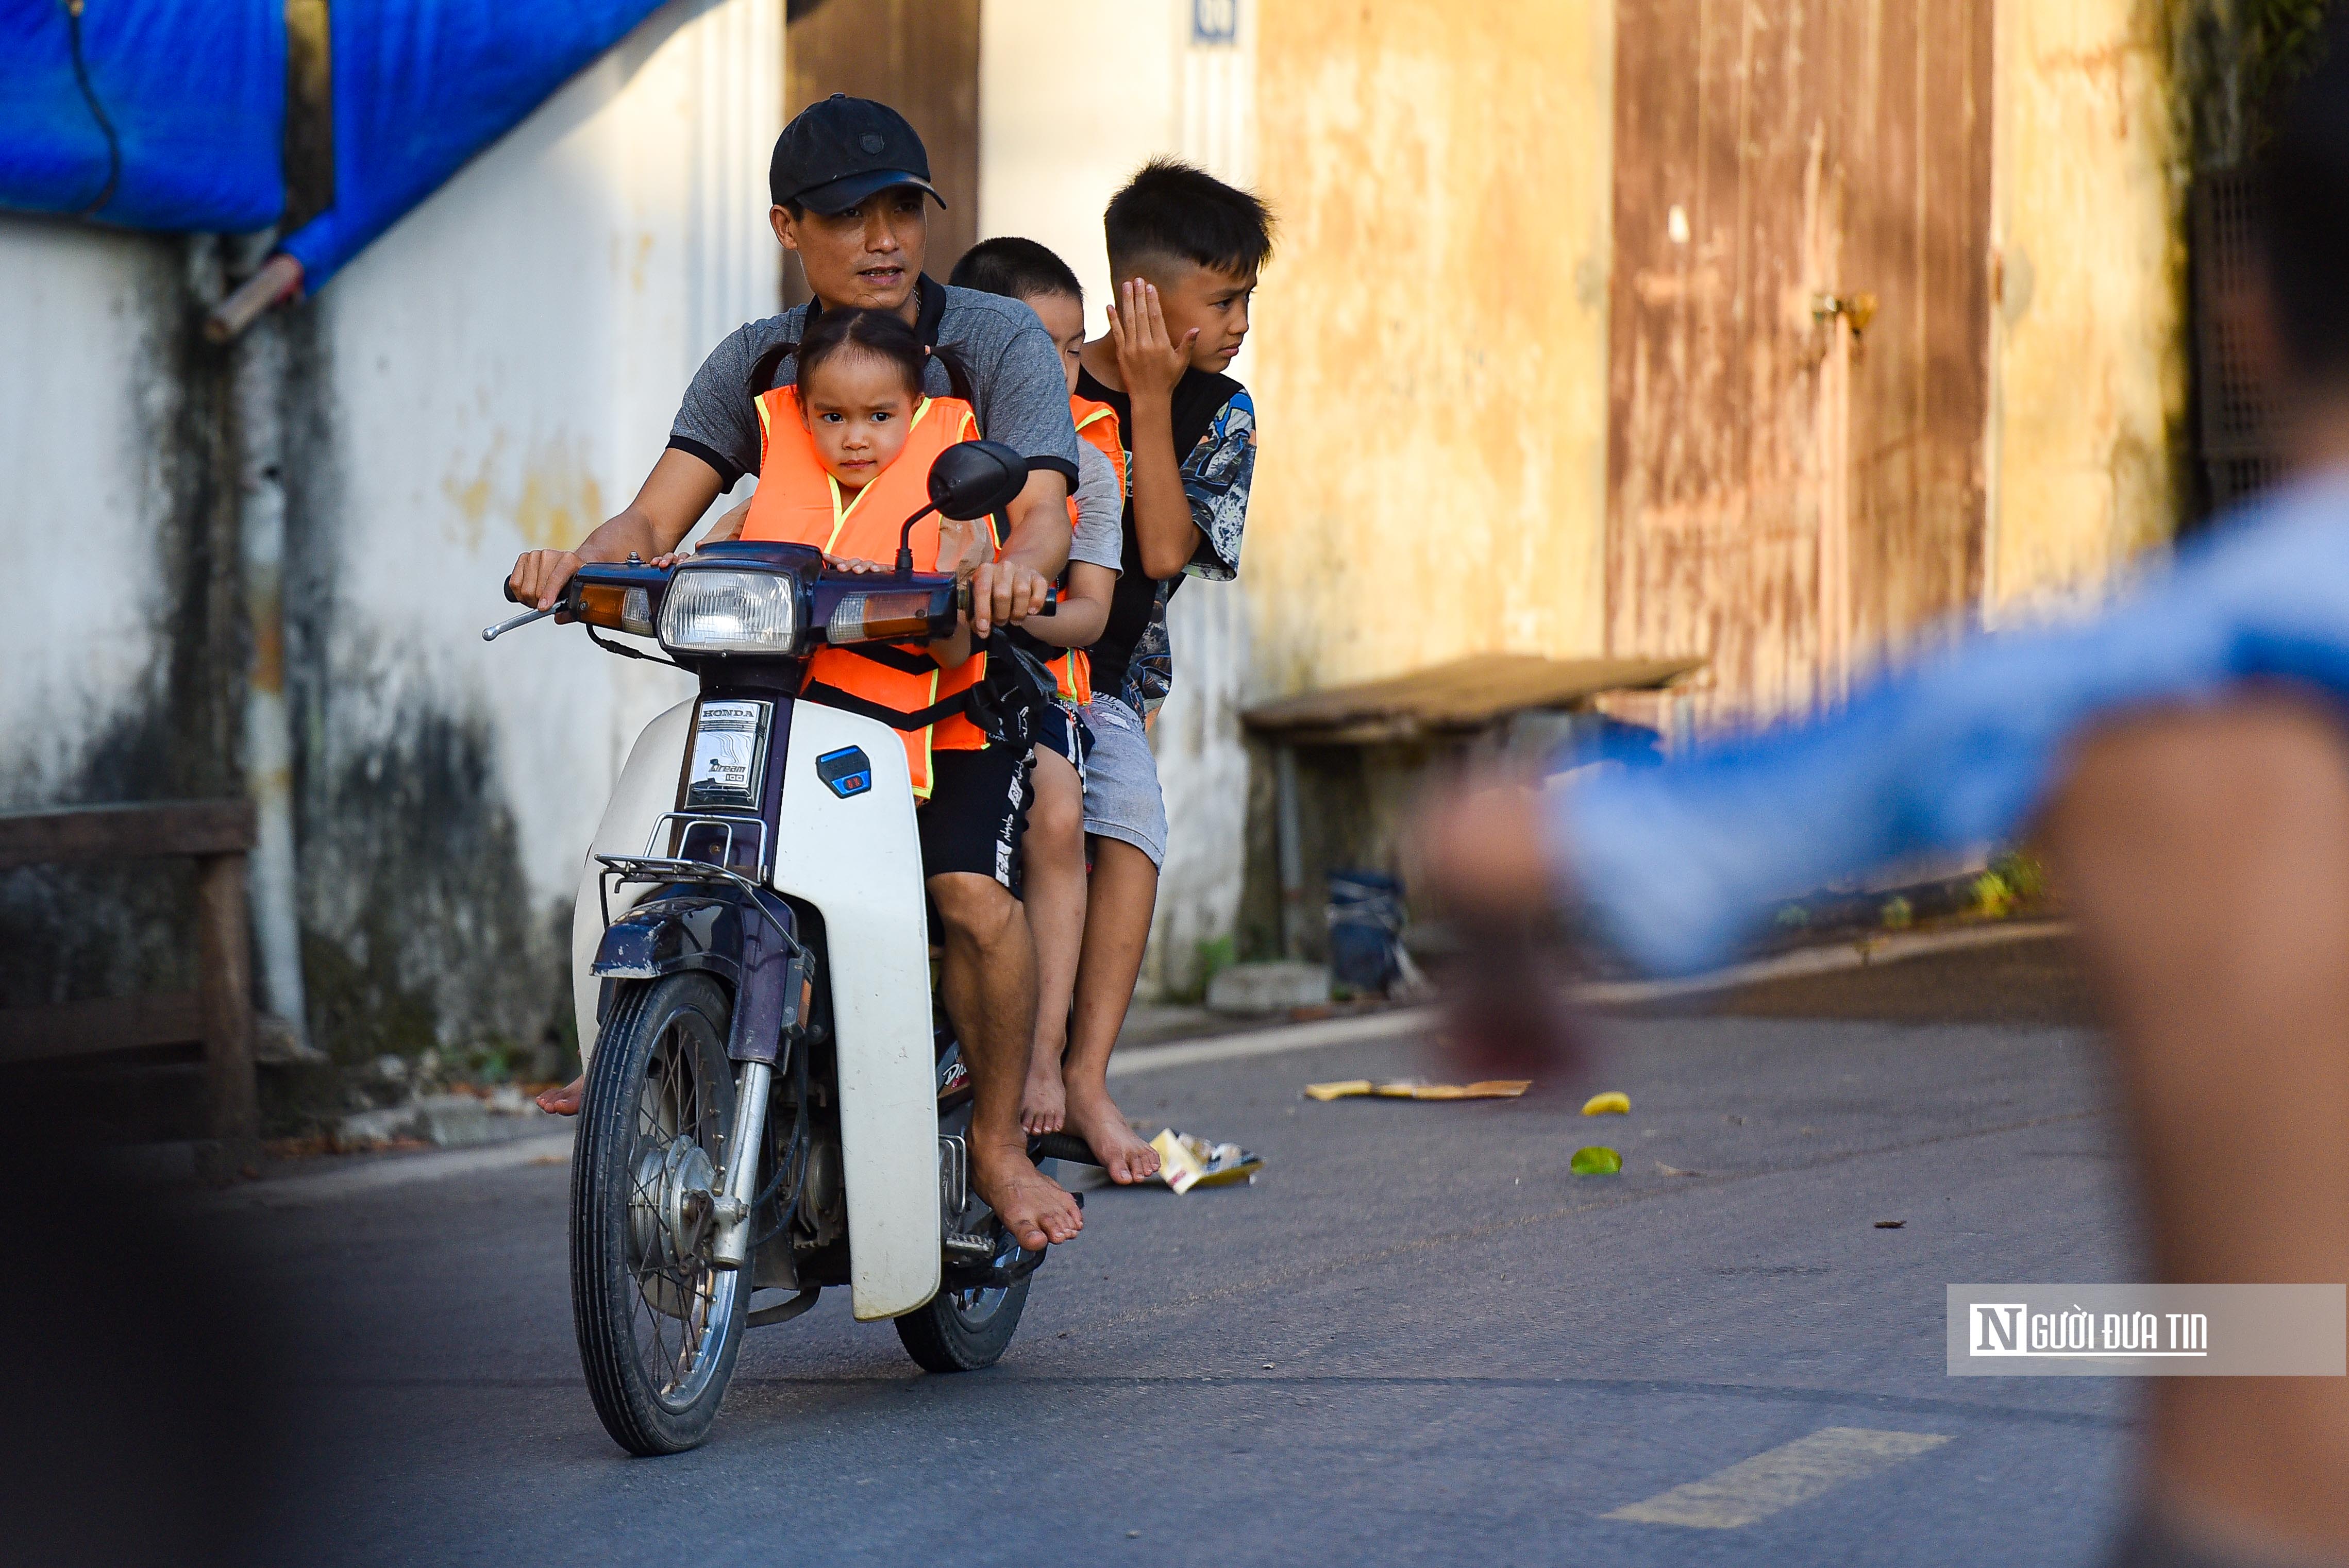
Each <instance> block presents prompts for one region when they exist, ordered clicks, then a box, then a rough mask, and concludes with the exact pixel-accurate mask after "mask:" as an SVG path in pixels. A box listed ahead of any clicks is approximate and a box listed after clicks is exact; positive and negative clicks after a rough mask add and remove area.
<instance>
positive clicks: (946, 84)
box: [783, 0, 978, 304]
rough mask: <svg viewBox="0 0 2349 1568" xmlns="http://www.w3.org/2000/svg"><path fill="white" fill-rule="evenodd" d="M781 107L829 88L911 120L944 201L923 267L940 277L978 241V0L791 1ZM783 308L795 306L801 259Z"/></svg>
mask: <svg viewBox="0 0 2349 1568" xmlns="http://www.w3.org/2000/svg"><path fill="white" fill-rule="evenodd" d="M786 15H787V16H788V18H789V29H788V31H787V32H786V34H785V36H784V40H783V113H784V115H785V116H786V117H787V118H788V117H789V116H792V115H795V114H797V113H799V111H800V110H802V109H803V108H806V107H807V106H808V105H810V104H812V103H813V102H815V101H816V100H817V99H818V98H829V97H831V96H832V95H833V93H846V94H848V95H849V96H850V97H851V98H874V99H877V100H879V101H880V102H882V103H885V104H887V105H888V106H889V107H890V108H894V109H895V110H896V111H897V112H898V113H899V114H902V115H904V116H905V119H907V120H909V121H911V122H912V124H913V127H914V130H915V132H916V134H917V135H919V136H920V137H921V139H922V149H923V150H924V151H926V152H927V153H928V154H929V155H930V183H931V184H933V185H936V187H937V188H938V193H939V194H940V195H942V196H944V197H945V198H946V199H947V205H946V210H945V211H936V210H933V211H932V212H931V214H930V255H929V264H928V268H927V271H928V272H929V274H930V275H931V276H932V277H934V278H938V279H941V280H943V279H944V278H945V277H946V275H947V273H949V272H951V271H953V270H954V264H955V263H957V262H958V261H960V260H961V259H962V253H964V252H965V251H967V250H968V249H970V247H971V246H972V245H973V244H975V243H977V242H978V0H790V5H789V7H788V9H787V11H786ZM783 294H784V303H785V304H802V303H803V302H804V301H805V300H806V299H807V297H808V295H807V281H806V279H805V278H804V277H803V276H802V274H801V273H800V269H799V263H797V262H792V263H790V264H788V265H786V266H785V267H784V269H783Z"/></svg>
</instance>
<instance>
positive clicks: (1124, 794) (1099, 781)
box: [1084, 696, 1166, 866]
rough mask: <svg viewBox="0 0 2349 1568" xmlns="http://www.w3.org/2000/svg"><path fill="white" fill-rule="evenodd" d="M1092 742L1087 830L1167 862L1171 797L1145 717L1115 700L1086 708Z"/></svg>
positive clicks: (1094, 702) (1087, 759) (1088, 757)
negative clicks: (1166, 791)
mask: <svg viewBox="0 0 2349 1568" xmlns="http://www.w3.org/2000/svg"><path fill="white" fill-rule="evenodd" d="M1084 716H1085V727H1086V728H1088V729H1090V730H1092V746H1091V747H1089V748H1087V750H1086V752H1085V831H1086V832H1088V833H1098V834H1100V835H1101V836H1102V837H1103V838H1108V839H1116V840H1119V841H1123V842H1124V843H1129V844H1132V845H1133V847H1134V848H1135V849H1137V850H1140V851H1142V852H1143V854H1145V855H1148V856H1149V857H1150V863H1151V864H1152V865H1154V866H1163V865H1164V864H1165V863H1166V797H1165V795H1164V793H1162V792H1161V791H1160V789H1159V788H1158V759H1157V758H1155V757H1153V756H1152V755H1151V754H1150V735H1149V732H1148V731H1147V730H1145V729H1143V727H1142V716H1141V715H1140V714H1137V713H1135V712H1134V711H1133V709H1132V708H1130V707H1126V706H1125V704H1123V703H1122V702H1120V701H1118V700H1117V698H1115V697H1113V696H1096V697H1094V698H1093V700H1092V702H1090V703H1088V704H1086V705H1085V708H1084Z"/></svg>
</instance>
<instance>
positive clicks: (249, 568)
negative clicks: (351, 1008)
mask: <svg viewBox="0 0 2349 1568" xmlns="http://www.w3.org/2000/svg"><path fill="white" fill-rule="evenodd" d="M233 352H234V355H235V363H234V366H233V373H232V380H231V387H230V399H231V403H232V405H233V414H234V420H235V428H236V489H237V531H238V534H239V537H240V542H241V548H240V553H241V557H242V564H243V578H244V614H245V623H246V628H247V633H248V635H249V639H250V642H251V646H252V664H251V665H250V667H249V669H248V671H247V673H246V679H245V687H244V779H245V789H246V792H247V793H248V794H250V795H251V796H252V798H253V805H254V813H255V816H256V818H257V819H258V820H257V824H256V825H257V827H258V830H259V831H258V836H257V838H256V840H255V842H254V850H253V856H252V861H251V866H252V878H253V928H254V949H255V952H256V955H257V957H258V958H259V960H260V963H259V969H260V971H261V993H262V997H263V1000H264V1003H265V1005H266V1006H267V1008H268V1010H269V1011H270V1012H272V1013H274V1014H275V1015H276V1016H278V1017H280V1018H282V1019H284V1020H285V1022H286V1023H287V1024H289V1025H291V1026H293V1030H294V1037H295V1042H296V1043H297V1045H299V1046H303V1047H306V1046H307V1044H308V1033H309V1031H308V1027H307V1019H308V1012H307V1009H306V1008H305V1006H304V1000H303V989H302V927H301V918H300V913H299V910H298V907H297V903H296V899H295V890H296V887H297V885H298V883H297V880H296V868H295V851H294V727H293V717H292V710H291V708H290V707H288V706H287V704H286V701H285V411H284V406H283V398H284V396H285V375H286V363H287V347H286V341H285V318H284V317H283V316H282V315H266V316H264V317H263V319H261V320H260V321H258V322H256V323H254V324H253V330H251V331H248V332H244V333H243V334H242V335H240V337H239V339H238V342H237V345H236V347H235V349H234V351H233Z"/></svg>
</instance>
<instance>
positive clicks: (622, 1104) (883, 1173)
mask: <svg viewBox="0 0 2349 1568" xmlns="http://www.w3.org/2000/svg"><path fill="white" fill-rule="evenodd" d="M1025 479H1026V465H1025V464H1024V463H1023V462H1022V461H1021V460H1020V459H1019V454H1018V453H1016V452H1014V451H1012V450H1011V449H1009V448H1006V447H1003V446H1000V445H998V444H996V443H993V442H985V441H975V442H965V443H962V444H960V445H957V446H955V447H952V448H949V449H947V451H946V452H944V453H943V454H941V455H940V456H939V458H938V459H937V461H936V464H935V465H934V467H933V468H932V469H931V473H930V479H929V490H930V497H931V503H930V506H928V507H926V508H924V509H923V510H922V511H919V512H916V514H915V515H914V516H913V517H912V518H909V519H907V520H906V522H905V530H904V531H903V532H902V533H901V536H900V537H901V540H902V539H903V538H905V537H906V536H909V535H910V533H911V531H912V529H913V527H914V525H915V523H916V522H918V521H921V519H922V518H923V517H925V516H926V515H928V513H929V512H930V511H932V510H935V511H937V512H938V513H939V514H940V515H941V516H942V517H944V518H947V519H950V520H956V521H962V522H972V521H977V520H979V519H983V518H985V517H987V516H988V514H989V513H992V512H996V511H1000V510H1001V509H1002V508H1003V507H1005V506H1006V505H1008V504H1009V502H1010V500H1011V499H1012V498H1013V497H1014V496H1016V495H1017V494H1018V493H1019V490H1020V488H1021V485H1022V484H1023V483H1024V481H1025ZM509 597H511V593H509ZM961 597H962V593H961V590H960V589H959V587H958V585H957V579H956V578H954V577H953V576H950V575H940V574H932V573H915V572H913V571H912V570H911V557H910V555H909V553H908V552H906V551H905V550H904V549H903V548H901V549H900V551H899V552H898V559H897V570H896V571H895V573H891V574H890V575H887V576H880V575H865V576H849V575H841V576H831V575H826V574H825V573H824V571H823V555H822V552H818V551H816V550H813V549H811V548H809V547H807V546H804V545H792V544H775V543H761V542H730V543H724V544H719V545H714V546H710V547H707V548H705V549H704V550H703V551H702V552H700V553H698V554H697V555H695V556H693V557H692V558H690V559H689V560H688V561H686V562H683V563H681V564H680V565H678V567H676V568H675V569H674V570H669V569H657V568H653V567H648V566H646V565H643V564H642V563H641V562H637V561H636V559H635V558H634V557H631V558H630V559H629V562H627V563H626V564H625V565H617V566H614V565H590V566H585V567H583V568H582V569H581V570H580V572H579V573H578V575H577V576H576V577H574V579H573V580H572V581H571V583H569V584H568V586H567V587H566V588H565V589H564V594H563V596H562V598H561V600H560V602H559V603H557V604H556V605H555V607H554V609H551V610H546V611H539V612H534V613H533V614H524V615H518V616H516V617H514V618H513V619H512V620H511V621H508V622H506V623H504V624H502V625H499V626H493V627H492V628H490V629H489V630H488V631H486V632H484V633H483V636H484V637H494V636H496V635H498V634H502V633H503V632H506V631H510V630H512V628H513V627H515V626H519V625H522V624H525V623H527V622H529V621H533V620H536V619H539V618H541V617H543V616H544V615H554V614H559V615H563V616H564V617H566V618H568V619H570V620H574V621H577V622H579V623H581V624H584V625H585V627H586V628H587V634H588V635H589V636H590V637H591V638H594V640H595V642H596V643H597V644H598V645H601V646H604V647H605V648H608V649H611V650H612V651H614V652H616V653H626V654H630V655H633V656H637V657H644V656H647V655H641V654H637V653H636V650H635V649H632V648H629V647H627V646H626V645H620V644H615V643H612V642H609V641H607V640H606V639H605V638H604V637H602V636H599V635H597V629H598V628H602V629H605V630H617V631H622V632H627V633H632V634H636V635H639V636H651V637H655V638H657V640H658V642H659V644H660V646H661V647H662V648H663V650H665V651H666V652H667V654H668V655H669V656H670V657H671V658H672V659H674V660H675V662H676V663H677V664H678V665H681V666H682V667H684V668H686V669H688V670H690V671H692V672H694V673H695V674H696V675H698V676H699V677H700V682H701V691H700V695H699V696H698V697H696V698H695V699H694V700H693V701H692V702H689V703H681V704H679V705H678V707H674V708H671V709H670V710H669V711H667V713H664V714H662V715H661V716H660V717H658V718H656V719H654V720H653V722H652V723H651V724H649V725H647V727H646V728H645V731H644V733H643V734H642V735H641V736H639V737H638V738H637V740H636V747H635V748H634V749H633V750H632V751H631V752H630V753H629V755H628V761H627V766H626V769H623V770H622V772H621V775H620V779H619V782H618V784H617V786H616V788H615V789H614V790H613V792H612V799H611V803H610V805H609V806H608V807H607V808H606V809H605V813H604V820H603V822H602V825H601V826H599V827H598V828H597V829H596V831H595V844H594V846H593V848H592V850H591V851H590V854H589V860H588V866H587V872H586V876H585V880H584V881H583V882H582V884H581V888H580V897H579V903H578V912H577V914H576V916H575V918H574V924H573V959H574V986H575V1000H576V1002H577V1005H578V1007H579V1013H580V1030H579V1037H580V1038H581V1039H582V1040H593V1041H594V1042H595V1047H594V1050H593V1052H592V1055H591V1058H590V1060H591V1065H590V1068H589V1070H588V1075H587V1089H586V1098H585V1101H584V1103H583V1104H582V1106H581V1109H580V1114H579V1130H578V1134H577V1141H576V1143H575V1145H574V1150H573V1152H572V1159H571V1171H572V1178H571V1300H572V1313H573V1317H574V1323H575V1325H576V1327H577V1329H578V1335H579V1357H580V1360H581V1362H582V1363H583V1364H584V1366H585V1369H586V1374H587V1387H588V1389H589V1391H590V1393H591V1394H592V1395H593V1397H594V1398H595V1412H596V1414H597V1415H598V1416H600V1417H601V1418H603V1422H604V1426H605V1430H607V1431H609V1432H610V1433H611V1434H612V1437H613V1439H615V1440H616V1441H617V1442H618V1443H619V1444H620V1446H621V1447H623V1448H625V1449H628V1450H629V1451H630V1452H632V1453H636V1454H663V1453H675V1452H678V1451H679V1450H681V1449H689V1448H692V1447H694V1446H696V1445H697V1444H698V1443H699V1442H701V1441H702V1439H704V1438H705V1437H707V1436H708V1434H709V1429H710V1425H711V1423H712V1422H713V1421H714V1420H715V1419H716V1418H717V1414H718V1408H719V1403H720V1401H721V1400H722V1399H723V1398H725V1393H726V1385H727V1381H728V1379H729V1377H730V1376H731V1374H732V1372H733V1367H734V1361H735V1357H736V1356H737V1354H738V1353H739V1352H740V1348H741V1342H742V1333H743V1330H744V1329H745V1328H748V1327H752V1326H759V1325H762V1324H771V1323H782V1322H785V1321H787V1320H789V1319H791V1318H793V1317H796V1316H798V1315H800V1314H802V1313H803V1312H805V1311H806V1310H807V1309H808V1308H809V1307H811V1306H812V1305H815V1301H816V1297H817V1295H818V1294H819V1293H820V1292H821V1291H822V1290H823V1288H824V1287H825V1286H827V1285H846V1286H847V1287H848V1290H849V1293H850V1300H851V1303H852V1305H853V1306H854V1312H855V1315H856V1316H857V1318H858V1319H859V1320H861V1321H872V1320H875V1319H880V1318H889V1319H892V1320H894V1321H895V1324H896V1327H897V1334H898V1337H899V1338H900V1339H902V1340H903V1341H904V1342H905V1349H906V1350H907V1352H908V1353H909V1354H911V1355H912V1357H914V1359H915V1360H916V1362H918V1363H920V1364H921V1365H922V1366H923V1367H925V1368H926V1369H928V1370H930V1371H933V1372H953V1371H963V1370H968V1369H971V1368H976V1367H986V1366H989V1365H992V1364H993V1363H994V1361H995V1360H996V1359H997V1358H998V1357H1000V1356H1001V1355H1002V1354H1003V1351H1004V1348H1005V1346H1008V1345H1009V1343H1010V1340H1011V1336H1012V1333H1013V1331H1014V1330H1015V1329H1016V1328H1017V1327H1018V1326H1019V1315H1020V1312H1021V1309H1022V1308H1023V1307H1024V1306H1025V1305H1026V1302H1027V1295H1028V1287H1029V1276H1030V1274H1032V1273H1033V1272H1034V1270H1035V1269H1036V1267H1037V1266H1038V1265H1039V1264H1041V1263H1042V1262H1043V1253H1040V1252H1030V1251H1026V1250H1024V1249H1022V1248H1021V1247H1020V1246H1019V1244H1018V1243H1017V1242H1016V1241H1015V1240H1014V1239H1013V1238H1012V1237H1011V1236H1009V1234H1008V1233H1006V1232H1005V1231H1004V1229H1003V1227H1002V1224H1001V1223H1000V1222H999V1221H998V1219H997V1218H996V1216H995V1214H994V1213H993V1212H992V1211H991V1210H989V1209H988V1206H987V1204H986V1203H985V1202H982V1201H981V1200H980V1199H979V1198H978V1195H977V1193H976V1192H975V1191H973V1190H972V1188H971V1184H970V1181H969V1171H970V1163H969V1150H968V1128H969V1123H970V1114H971V1107H970V1088H969V1078H968V1073H967V1072H966V1071H965V1070H964V1068H963V1066H962V1063H961V1061H960V1053H959V1051H958V1049H957V1047H956V1045H955V1043H954V1037H953V1031H952V1029H951V1027H950V1026H948V1025H947V1023H946V1021H945V1019H944V1017H943V1015H942V1014H938V1013H936V1009H935V1007H934V1004H933V999H932V996H931V987H930V964H929V940H928V929H927V917H926V901H925V895H924V892H923V885H922V866H921V851H920V846H919V843H918V841H917V840H916V830H915V817H914V807H915V799H914V791H913V787H912V784H911V781H910V779H909V777H908V774H907V771H906V767H905V748H904V747H903V745H902V744H901V743H900V741H899V738H898V735H897V733H896V731H895V730H894V729H892V728H890V727H888V726H886V725H885V724H882V723H880V722H878V721H876V720H874V719H872V718H868V717H861V716H859V715H855V714H851V713H845V712H843V711H840V710H839V709H836V708H831V707H822V706H820V705H818V704H816V703H814V702H812V701H802V700H801V699H800V696H799V690H800V686H801V682H802V676H803V675H804V673H805V671H806V668H807V661H808V659H809V657H810V656H811V655H812V654H813V653H814V651H815V649H816V648H817V647H818V646H820V645H825V644H830V645H842V644H849V643H860V642H920V641H923V640H925V639H927V638H931V637H936V636H944V635H947V634H951V633H952V632H953V630H954V628H955V625H956V618H957V610H958V608H960V607H961V606H960V604H959V603H958V601H959V600H960V598H961ZM1032 1148H1033V1151H1034V1152H1035V1153H1037V1154H1039V1155H1040V1156H1051V1157H1056V1158H1060V1159H1064V1160H1075V1161H1084V1162H1087V1163H1097V1161H1094V1160H1093V1156H1092V1152H1091V1151H1090V1150H1088V1149H1086V1147H1085V1146H1084V1144H1083V1143H1082V1142H1081V1140H1077V1139H1074V1138H1071V1137H1069V1136H1067V1135H1065V1134H1055V1135H1053V1136H1052V1137H1050V1138H1049V1139H1040V1140H1034V1142H1033V1144H1032ZM762 1291H764V1292H781V1293H784V1294H782V1295H781V1296H780V1297H772V1296H771V1297H770V1299H771V1301H772V1303H773V1304H772V1305H761V1304H759V1303H758V1302H757V1301H755V1300H754V1297H756V1296H757V1295H758V1294H759V1293H761V1292H762Z"/></svg>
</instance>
